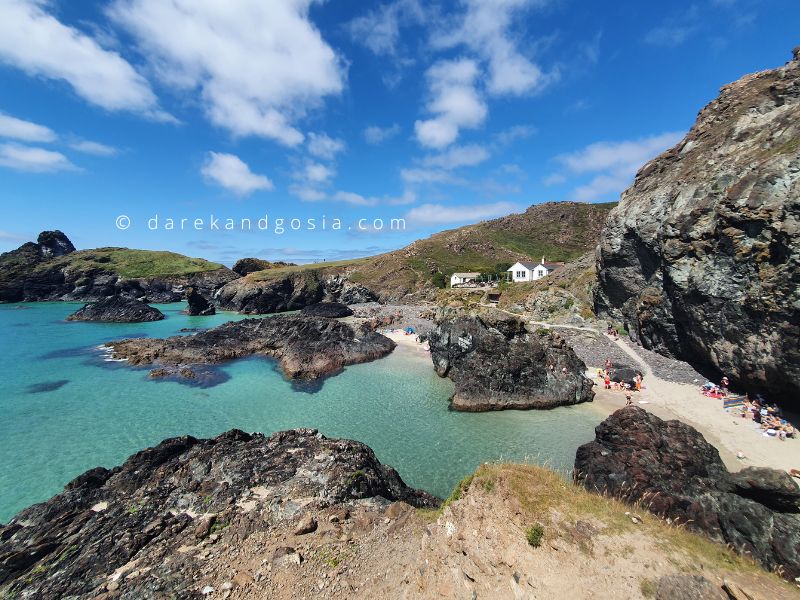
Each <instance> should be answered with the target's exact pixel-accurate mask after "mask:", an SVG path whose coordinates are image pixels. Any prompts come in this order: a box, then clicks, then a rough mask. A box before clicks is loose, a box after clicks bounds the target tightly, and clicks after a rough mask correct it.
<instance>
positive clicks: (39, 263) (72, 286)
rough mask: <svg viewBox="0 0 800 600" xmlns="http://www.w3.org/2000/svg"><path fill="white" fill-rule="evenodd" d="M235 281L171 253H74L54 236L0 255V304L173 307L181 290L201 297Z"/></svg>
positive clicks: (230, 275)
mask: <svg viewBox="0 0 800 600" xmlns="http://www.w3.org/2000/svg"><path fill="white" fill-rule="evenodd" d="M238 277H239V275H237V274H236V273H234V272H233V271H231V270H230V269H228V268H227V267H223V266H222V265H219V264H216V263H212V262H208V261H205V260H202V259H198V258H190V257H188V256H183V255H181V254H175V253H173V252H158V251H150V250H131V249H128V248H97V249H94V250H79V251H78V250H75V246H73V245H72V242H70V240H69V238H67V236H66V235H64V234H63V233H62V232H60V231H44V232H42V233H40V234H39V238H38V240H37V242H36V243H33V242H28V243H26V244H23V245H22V246H20V247H19V248H17V249H16V250H12V251H11V252H6V253H4V254H0V302H35V301H39V300H83V301H86V302H91V301H94V300H100V299H101V298H106V297H108V296H117V295H121V296H127V297H129V298H144V299H145V300H146V301H147V302H178V301H180V300H182V299H183V296H184V293H185V292H184V291H185V290H186V288H187V287H189V286H191V287H194V288H195V290H196V291H197V292H198V293H200V294H202V295H203V296H205V297H210V296H211V295H212V294H213V293H214V291H216V290H217V289H218V288H220V287H222V286H223V285H224V284H226V283H228V282H229V281H231V280H233V279H237V278H238Z"/></svg>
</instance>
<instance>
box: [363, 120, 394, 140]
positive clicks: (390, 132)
mask: <svg viewBox="0 0 800 600" xmlns="http://www.w3.org/2000/svg"><path fill="white" fill-rule="evenodd" d="M398 133H400V125H398V124H397V123H393V124H392V125H390V126H389V127H378V126H377V125H370V126H369V127H367V128H366V129H364V139H365V140H366V141H367V143H368V144H381V143H383V142H385V141H386V140H388V139H391V138H393V137H394V136H396V135H397V134H398Z"/></svg>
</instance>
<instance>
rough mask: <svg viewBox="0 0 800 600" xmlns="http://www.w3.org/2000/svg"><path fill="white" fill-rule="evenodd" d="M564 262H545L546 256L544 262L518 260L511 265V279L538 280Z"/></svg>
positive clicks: (509, 270) (515, 280)
mask: <svg viewBox="0 0 800 600" xmlns="http://www.w3.org/2000/svg"><path fill="white" fill-rule="evenodd" d="M563 264H564V263H554V262H545V260H544V256H543V257H542V262H540V263H532V262H518V263H514V264H513V265H511V268H510V269H508V272H509V273H511V281H513V282H515V283H516V282H520V281H536V280H537V279H541V278H542V277H547V276H548V275H550V273H552V272H553V271H555V270H556V269H557V268H558V267H560V266H562V265H563Z"/></svg>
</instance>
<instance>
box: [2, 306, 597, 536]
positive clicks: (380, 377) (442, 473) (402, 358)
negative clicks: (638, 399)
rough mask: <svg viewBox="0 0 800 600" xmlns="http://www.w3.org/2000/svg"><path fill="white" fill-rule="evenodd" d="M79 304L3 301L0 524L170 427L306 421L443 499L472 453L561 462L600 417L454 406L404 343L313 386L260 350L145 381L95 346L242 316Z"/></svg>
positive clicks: (446, 384)
mask: <svg viewBox="0 0 800 600" xmlns="http://www.w3.org/2000/svg"><path fill="white" fill-rule="evenodd" d="M80 306H82V304H81V303H60V302H59V303H57V302H53V303H49V302H48V303H27V304H19V305H16V304H14V305H0V356H2V361H0V382H2V388H1V389H2V391H1V392H0V411H2V413H0V414H1V415H2V418H0V522H6V521H8V519H10V518H11V517H12V516H13V515H14V514H16V513H17V512H18V511H19V510H20V509H22V508H25V507H26V506H28V505H30V504H33V503H35V502H40V501H43V500H46V499H48V498H49V497H50V496H52V495H54V494H56V493H58V492H59V491H61V489H62V488H63V486H64V484H66V483H67V482H68V481H70V480H71V479H73V478H74V477H76V476H77V475H79V474H81V473H82V472H84V471H85V470H87V469H89V468H92V467H95V466H98V465H102V466H105V467H113V466H115V465H118V464H120V463H121V462H122V461H124V460H125V458H127V457H128V456H129V455H130V454H132V453H134V452H136V451H138V450H140V449H142V448H144V447H147V446H152V445H154V444H157V443H158V442H160V441H161V440H163V439H165V438H168V437H173V436H178V435H184V434H190V435H193V436H196V437H209V436H214V435H216V434H219V433H221V432H223V431H226V430H228V429H231V428H234V427H235V428H239V429H243V430H245V431H261V432H264V433H266V434H269V433H272V432H275V431H279V430H282V429H289V428H294V427H312V428H316V429H319V430H320V431H321V432H322V433H324V434H325V435H327V436H330V437H346V438H351V439H355V440H359V441H361V442H364V443H366V444H368V445H369V446H371V447H372V448H373V450H375V453H376V454H377V456H378V458H379V459H380V460H381V461H382V462H384V463H386V464H389V465H392V466H393V467H394V468H395V469H397V470H398V472H399V473H400V475H401V476H402V477H403V479H404V480H405V481H406V483H408V484H409V485H412V486H415V487H420V488H423V489H426V490H428V491H430V492H432V493H434V494H436V495H437V496H440V497H444V496H447V495H448V494H449V493H450V491H451V489H452V488H453V486H454V485H455V484H456V483H457V482H458V481H459V480H460V479H461V478H462V477H464V476H465V475H467V474H469V473H471V472H472V471H473V470H474V469H475V468H476V467H477V466H478V465H479V464H481V463H482V462H487V461H496V460H511V461H524V460H530V461H536V462H539V463H546V464H548V465H549V466H551V467H553V468H557V469H561V470H567V469H569V468H571V466H572V463H573V461H574V458H575V450H576V449H577V447H578V446H579V445H580V444H582V443H585V442H587V441H589V440H591V439H592V438H593V437H594V427H595V425H597V423H598V422H599V421H600V416H599V414H598V413H597V411H596V410H595V409H593V408H592V407H591V406H586V405H584V406H576V407H564V408H558V409H555V410H551V411H502V412H493V413H459V412H454V411H451V410H449V408H448V398H449V397H450V395H451V394H452V389H453V388H452V384H451V382H450V381H449V380H446V379H440V378H439V377H437V376H436V374H435V373H434V372H433V368H432V366H431V364H430V362H429V361H426V360H420V359H419V358H418V357H416V356H413V355H412V354H411V353H410V352H409V351H403V350H402V349H401V348H399V349H398V350H395V352H393V353H392V354H391V355H389V356H388V357H386V358H383V359H380V360H378V361H375V362H372V363H367V364H362V365H353V366H350V367H347V368H346V369H345V371H344V372H343V373H341V374H339V375H336V376H334V377H332V378H330V379H327V380H326V381H325V383H324V384H323V385H322V387H321V389H319V390H318V391H316V392H314V393H309V392H306V391H298V390H296V389H293V387H292V385H291V383H289V382H288V381H286V380H284V378H283V377H282V375H281V374H280V373H279V372H278V371H277V369H276V367H275V363H274V361H272V360H269V359H264V358H248V359H242V360H238V361H233V362H231V363H227V364H225V365H222V366H221V367H220V368H221V370H222V371H223V372H224V374H225V375H227V376H228V378H227V380H225V381H224V382H223V383H220V384H219V385H215V386H213V387H207V388H198V387H191V386H188V385H185V384H181V383H177V382H174V381H154V380H150V379H148V378H147V372H148V370H147V369H133V368H131V367H129V366H127V365H126V364H125V363H116V362H105V361H104V360H103V354H102V352H100V351H99V350H98V349H97V347H98V346H99V345H101V344H103V343H104V342H107V341H109V340H112V339H120V338H126V337H140V336H149V337H165V336H169V335H175V334H178V333H182V332H180V330H181V329H184V328H196V327H211V326H214V325H219V324H221V323H224V322H226V321H229V320H238V319H242V318H245V317H244V316H242V315H238V314H235V313H221V314H218V315H215V316H212V317H189V316H186V315H182V314H180V311H181V310H183V309H184V308H185V304H183V303H180V304H163V305H158V304H157V305H154V306H156V307H157V308H159V309H160V310H161V311H162V312H164V314H165V315H166V317H167V318H166V319H164V320H163V321H157V322H153V323H131V324H105V323H80V322H74V323H73V322H67V321H65V320H64V319H65V317H66V316H67V315H69V314H70V313H71V312H73V311H75V310H76V309H77V308H79V307H80ZM266 318H269V317H266ZM184 333H185V332H184Z"/></svg>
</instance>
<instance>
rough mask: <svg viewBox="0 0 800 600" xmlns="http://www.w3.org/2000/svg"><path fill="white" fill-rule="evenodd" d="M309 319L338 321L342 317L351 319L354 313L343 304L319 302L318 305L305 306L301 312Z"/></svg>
mask: <svg viewBox="0 0 800 600" xmlns="http://www.w3.org/2000/svg"><path fill="white" fill-rule="evenodd" d="M300 313H301V314H304V315H306V316H309V317H327V318H328V319H338V318H341V317H349V316H351V315H352V314H353V311H352V310H351V309H350V307H349V306H347V305H346V304H342V303H341V302H318V303H317V304H309V305H308V306H304V307H303V309H302V310H301V311H300Z"/></svg>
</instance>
